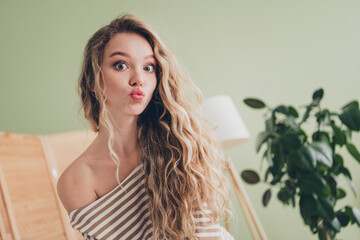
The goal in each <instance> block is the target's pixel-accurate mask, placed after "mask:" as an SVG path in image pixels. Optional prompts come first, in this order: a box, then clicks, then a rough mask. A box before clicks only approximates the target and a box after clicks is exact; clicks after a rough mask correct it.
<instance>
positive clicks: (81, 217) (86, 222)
mask: <svg viewBox="0 0 360 240" xmlns="http://www.w3.org/2000/svg"><path fill="white" fill-rule="evenodd" d="M144 178H145V176H142V177H141V178H139V179H138V180H137V181H135V182H134V183H133V184H132V185H131V186H130V188H134V187H136V186H137V185H138V184H140V186H142V185H143V184H141V182H142V181H143V180H144ZM139 188H140V187H139ZM117 192H119V191H116V193H117ZM116 193H114V194H111V196H113V195H115V194H116ZM136 193H137V191H135V192H134V193H133V194H132V195H131V197H133V196H134V195H136ZM127 194H128V193H127V192H126V191H124V192H122V193H121V194H120V195H119V196H117V197H116V198H114V199H113V200H112V201H111V202H110V203H108V204H107V205H105V204H104V202H103V201H102V205H100V204H96V208H101V210H99V211H98V212H97V213H96V214H94V215H93V216H91V217H90V218H89V219H87V220H86V221H85V222H84V223H83V224H82V225H80V226H77V227H76V228H77V229H79V230H80V229H82V228H84V227H85V226H86V225H87V224H89V223H90V222H92V221H93V220H94V219H95V218H96V217H98V216H99V215H100V214H102V213H103V212H104V211H105V210H106V208H108V207H109V206H112V205H113V204H116V203H117V202H119V201H121V199H122V198H124V197H125V196H126V195H127ZM107 199H109V198H107ZM126 200H127V201H129V197H128V198H127V199H126ZM96 208H95V207H93V208H91V209H90V210H89V211H87V212H84V213H82V215H81V216H80V218H79V220H78V221H77V222H76V223H74V224H72V226H76V225H77V224H78V223H81V221H82V220H83V219H84V218H85V217H86V216H87V215H88V214H90V213H91V212H92V211H94V210H95V209H96ZM104 209H105V210H104Z"/></svg>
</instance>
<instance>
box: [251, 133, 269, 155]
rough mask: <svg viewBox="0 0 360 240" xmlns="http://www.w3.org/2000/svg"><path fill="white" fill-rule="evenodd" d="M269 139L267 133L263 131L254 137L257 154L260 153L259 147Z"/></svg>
mask: <svg viewBox="0 0 360 240" xmlns="http://www.w3.org/2000/svg"><path fill="white" fill-rule="evenodd" d="M269 137H270V133H269V132H267V131H263V132H260V133H259V134H258V135H257V136H256V141H255V147H256V153H258V152H259V151H260V148H261V145H262V144H263V143H264V142H266V140H267V139H268V138H269Z"/></svg>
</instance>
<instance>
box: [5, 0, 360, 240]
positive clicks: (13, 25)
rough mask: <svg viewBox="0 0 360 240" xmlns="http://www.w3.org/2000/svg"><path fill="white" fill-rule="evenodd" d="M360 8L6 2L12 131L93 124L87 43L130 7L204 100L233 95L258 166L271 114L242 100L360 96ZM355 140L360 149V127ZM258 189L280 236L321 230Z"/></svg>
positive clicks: (240, 164) (244, 234)
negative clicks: (82, 93) (84, 67)
mask: <svg viewBox="0 0 360 240" xmlns="http://www.w3.org/2000/svg"><path fill="white" fill-rule="evenodd" d="M359 11H360V2H359V1H335V0H332V1H320V0H313V1H290V0H289V1H285V0H284V1H272V0H263V1H250V0H248V1H214V0H201V1H165V0H164V1H158V0H153V1H121V0H117V1H85V0H82V1H54V0H48V1H45V0H44V1H40V0H37V1H35V0H33V1H25V0H23V1H10V0H0V29H1V37H0V53H1V55H0V72H1V79H0V109H1V115H0V131H9V132H19V133H31V134H49V133H57V132H65V131H73V130H77V129H83V128H86V127H87V123H86V121H84V119H83V117H82V114H81V113H80V114H77V109H78V106H79V98H78V96H77V94H76V92H75V87H76V81H77V77H78V74H79V68H80V61H81V55H82V51H83V49H84V47H85V44H86V41H87V40H88V38H89V37H90V36H91V34H92V33H94V32H95V31H96V30H97V29H98V28H99V27H101V26H103V25H106V24H108V23H109V21H110V20H111V19H113V18H114V17H116V16H118V15H119V14H121V13H124V12H128V13H132V14H134V15H137V16H139V17H140V18H142V19H144V20H145V21H147V22H148V23H149V24H150V25H152V26H153V28H154V29H155V30H156V31H157V32H158V33H159V35H160V36H161V37H162V38H163V40H165V42H167V43H168V45H169V46H170V48H172V50H173V51H174V52H175V54H176V55H177V57H178V59H179V61H180V63H181V64H182V65H183V66H184V68H185V70H186V71H187V73H188V74H189V75H190V76H191V77H192V79H193V80H194V82H195V83H196V84H197V85H198V86H199V87H200V88H201V90H202V92H203V95H204V97H210V96H214V95H219V94H227V95H230V96H231V97H232V99H233V101H234V102H235V104H236V106H237V108H238V110H239V112H240V114H241V116H242V118H243V120H244V122H245V123H246V125H247V127H248V129H249V132H250V134H251V138H250V139H249V140H248V141H247V142H245V143H243V144H242V145H240V146H237V147H234V148H233V149H231V150H229V151H228V154H229V155H230V156H231V157H232V159H233V160H234V162H235V164H236V167H237V168H238V170H239V171H241V170H243V169H247V168H253V169H257V170H258V169H259V168H260V161H259V159H260V154H258V155H257V154H256V153H255V148H254V143H255V137H256V134H257V133H258V132H260V131H262V130H263V128H264V127H263V125H264V124H263V121H262V113H260V112H256V111H253V110H251V109H249V108H247V107H246V106H245V105H244V104H243V103H242V99H243V98H245V97H248V96H254V97H260V98H262V99H264V100H265V101H266V102H267V103H268V104H269V105H271V106H274V105H277V104H280V103H287V104H288V103H290V104H293V105H294V106H300V105H303V104H306V103H308V102H309V101H310V99H311V94H312V93H313V91H314V90H315V89H317V88H319V87H323V88H324V90H325V97H324V100H323V107H327V108H331V109H332V110H334V111H337V110H339V109H340V107H342V106H343V105H344V104H345V103H347V102H349V101H350V100H353V99H357V100H360V97H359V91H360V68H359V67H360V44H359V43H360V14H359ZM313 127H314V126H308V129H312V128H313ZM354 141H355V143H356V145H357V146H358V147H360V137H359V134H358V135H357V136H355V139H354ZM343 156H344V157H345V158H346V159H345V162H346V164H347V165H348V166H349V167H350V169H351V172H352V173H353V178H354V179H353V181H354V183H355V185H356V186H357V190H358V192H359V194H360V176H359V174H357V173H359V172H360V166H359V164H356V163H355V160H353V159H352V158H350V157H349V155H348V154H347V152H345V151H343ZM345 188H346V187H345ZM246 189H247V192H248V193H249V197H250V199H251V200H252V203H253V205H254V208H255V210H256V212H257V214H258V215H259V218H260V220H261V222H262V225H263V227H264V229H265V231H266V233H267V235H268V237H269V239H274V240H287V239H299V240H300V239H301V240H304V239H317V237H316V236H312V235H311V234H310V231H309V230H308V228H307V227H305V226H304V225H303V223H302V220H301V217H300V214H299V210H298V209H297V208H296V209H292V208H290V207H285V206H282V205H281V204H279V203H278V201H277V200H276V199H275V198H273V199H272V200H271V201H270V204H269V206H268V207H267V208H264V207H262V205H261V203H260V202H261V196H262V193H263V192H264V191H265V189H266V186H264V185H257V186H248V185H247V186H246ZM346 189H347V190H348V191H349V188H346ZM232 199H233V202H234V205H235V209H236V212H235V214H236V217H235V219H234V220H233V221H232V223H231V232H232V234H233V235H234V236H235V239H251V236H250V233H249V230H248V228H247V226H246V223H245V221H244V218H243V215H242V212H241V209H240V206H239V204H238V201H237V199H236V198H235V195H233V196H232ZM347 203H350V204H352V205H353V206H357V207H358V208H360V199H359V198H358V199H355V198H354V196H353V195H352V194H351V192H349V195H348V200H347V201H343V202H341V201H340V202H339V203H338V206H339V207H340V206H343V205H345V204H347ZM338 237H339V239H346V240H348V239H349V240H352V239H360V228H358V227H356V226H354V225H353V226H351V227H347V228H346V229H343V230H342V233H341V234H339V235H338Z"/></svg>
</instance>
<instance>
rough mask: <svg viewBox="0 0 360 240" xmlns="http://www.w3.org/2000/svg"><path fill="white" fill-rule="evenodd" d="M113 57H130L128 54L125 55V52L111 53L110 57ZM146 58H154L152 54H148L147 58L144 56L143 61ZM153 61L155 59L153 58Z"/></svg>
mask: <svg viewBox="0 0 360 240" xmlns="http://www.w3.org/2000/svg"><path fill="white" fill-rule="evenodd" d="M115 55H120V56H124V57H130V55H129V54H127V53H126V52H113V53H112V54H111V55H110V57H113V56H115ZM148 58H154V55H153V54H150V55H148V56H146V57H145V58H144V59H148ZM154 59H155V58H154Z"/></svg>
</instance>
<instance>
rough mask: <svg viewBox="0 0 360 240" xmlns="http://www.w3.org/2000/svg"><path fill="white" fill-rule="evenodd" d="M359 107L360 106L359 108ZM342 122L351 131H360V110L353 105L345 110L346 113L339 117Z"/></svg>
mask: <svg viewBox="0 0 360 240" xmlns="http://www.w3.org/2000/svg"><path fill="white" fill-rule="evenodd" d="M357 107H358V106H357ZM339 118H340V120H341V122H343V123H344V124H345V125H346V126H347V127H348V128H349V129H351V130H353V131H360V110H359V108H356V107H355V106H353V105H349V106H348V107H345V108H344V111H343V112H342V113H341V114H340V115H339Z"/></svg>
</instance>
